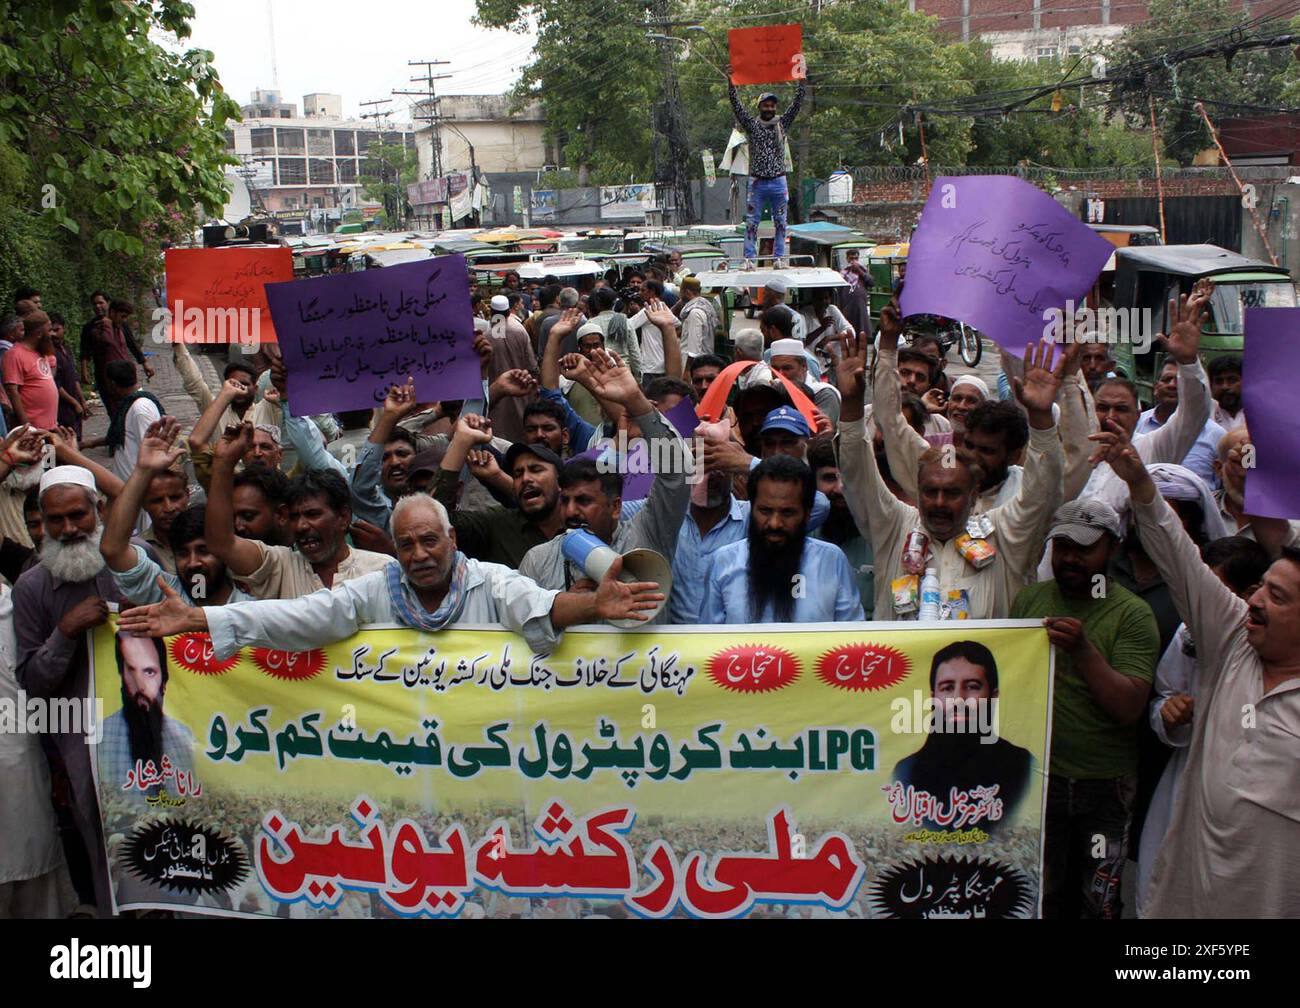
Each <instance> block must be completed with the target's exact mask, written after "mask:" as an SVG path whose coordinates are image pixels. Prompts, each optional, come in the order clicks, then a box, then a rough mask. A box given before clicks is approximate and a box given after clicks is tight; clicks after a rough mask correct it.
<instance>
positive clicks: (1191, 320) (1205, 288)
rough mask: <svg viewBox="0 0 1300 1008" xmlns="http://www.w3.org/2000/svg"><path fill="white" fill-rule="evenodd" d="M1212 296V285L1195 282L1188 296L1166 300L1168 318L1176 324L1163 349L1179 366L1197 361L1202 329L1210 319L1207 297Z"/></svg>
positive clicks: (1208, 298)
mask: <svg viewBox="0 0 1300 1008" xmlns="http://www.w3.org/2000/svg"><path fill="white" fill-rule="evenodd" d="M1213 293H1214V284H1213V283H1212V282H1211V281H1209V280H1204V279H1202V280H1198V281H1196V286H1195V287H1193V288H1192V293H1191V294H1190V295H1187V294H1183V295H1180V296H1179V297H1178V299H1177V301H1175V300H1174V299H1173V298H1170V299H1169V310H1168V315H1169V318H1171V319H1173V320H1175V321H1174V324H1173V326H1172V328H1170V330H1169V335H1168V337H1166V339H1165V345H1166V346H1167V347H1168V349H1169V353H1170V355H1171V356H1172V357H1173V358H1174V360H1176V361H1177V362H1178V363H1179V364H1191V363H1193V362H1194V361H1195V360H1196V355H1197V353H1199V352H1200V349H1201V328H1202V327H1203V326H1204V325H1205V320H1206V319H1207V318H1209V315H1210V296H1211V295H1212V294H1213Z"/></svg>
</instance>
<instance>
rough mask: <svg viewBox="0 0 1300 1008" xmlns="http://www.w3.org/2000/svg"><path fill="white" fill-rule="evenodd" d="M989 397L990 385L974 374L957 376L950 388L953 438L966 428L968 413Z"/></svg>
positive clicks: (949, 405)
mask: <svg viewBox="0 0 1300 1008" xmlns="http://www.w3.org/2000/svg"><path fill="white" fill-rule="evenodd" d="M988 398H989V387H988V386H987V385H986V384H985V383H984V382H983V380H982V379H980V378H978V377H977V376H975V375H973V374H968V375H961V376H960V377H958V378H955V379H954V380H953V383H952V387H951V388H950V389H949V390H948V420H949V422H950V423H951V424H952V433H953V440H958V439H959V435H960V434H962V433H964V432H965V430H966V415H967V414H968V413H969V412H970V411H971V410H973V409H974V408H975V407H976V406H978V405H979V404H980V403H982V402H984V401H985V400H987V399H988Z"/></svg>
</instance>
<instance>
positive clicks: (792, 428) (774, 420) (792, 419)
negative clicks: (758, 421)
mask: <svg viewBox="0 0 1300 1008" xmlns="http://www.w3.org/2000/svg"><path fill="white" fill-rule="evenodd" d="M770 430H783V431H789V432H790V433H791V434H793V435H795V436H796V437H805V438H806V437H812V429H811V428H810V427H809V426H808V421H807V420H805V419H804V417H803V414H802V413H800V412H799V411H798V410H797V409H795V408H794V407H792V406H778V407H777V408H776V409H774V410H772V412H771V413H769V414H768V415H767V416H766V418H764V420H763V426H762V427H761V428H759V433H760V434H763V433H766V432H767V431H770Z"/></svg>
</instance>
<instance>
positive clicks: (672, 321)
mask: <svg viewBox="0 0 1300 1008" xmlns="http://www.w3.org/2000/svg"><path fill="white" fill-rule="evenodd" d="M645 317H646V318H647V319H649V320H650V321H651V322H652V323H653V324H654V325H656V326H658V327H659V328H660V329H662V328H663V327H664V326H676V325H677V316H676V315H674V314H673V310H672V309H671V308H669V307H668V306H667V305H666V304H664V303H663V302H662V301H660V300H658V299H657V298H656V299H655V300H652V301H650V302H648V303H647V304H646V306H645Z"/></svg>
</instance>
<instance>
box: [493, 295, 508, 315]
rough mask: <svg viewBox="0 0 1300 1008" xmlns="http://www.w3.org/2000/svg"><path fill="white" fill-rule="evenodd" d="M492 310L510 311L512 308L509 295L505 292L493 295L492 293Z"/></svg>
mask: <svg viewBox="0 0 1300 1008" xmlns="http://www.w3.org/2000/svg"><path fill="white" fill-rule="evenodd" d="M492 310H493V311H495V312H503V311H509V310H510V299H509V298H508V297H506V296H505V295H504V294H493V295H492Z"/></svg>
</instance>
